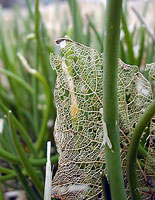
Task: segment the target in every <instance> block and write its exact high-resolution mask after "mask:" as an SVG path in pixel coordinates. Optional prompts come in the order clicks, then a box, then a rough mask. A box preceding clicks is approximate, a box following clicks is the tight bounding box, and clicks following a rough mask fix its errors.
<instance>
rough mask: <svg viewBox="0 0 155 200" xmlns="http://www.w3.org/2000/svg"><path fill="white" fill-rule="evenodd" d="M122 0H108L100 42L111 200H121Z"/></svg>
mask: <svg viewBox="0 0 155 200" xmlns="http://www.w3.org/2000/svg"><path fill="white" fill-rule="evenodd" d="M121 12H122V0H117V1H115V0H108V1H107V9H106V29H105V30H106V32H105V44H104V47H105V48H104V57H105V60H104V78H103V116H104V122H105V123H106V127H107V134H108V137H109V139H110V142H111V144H112V149H110V148H109V146H108V145H107V144H106V145H105V159H106V167H107V172H108V181H109V184H110V192H111V197H112V199H113V200H116V199H119V200H125V199H126V194H125V187H124V183H123V175H122V169H121V159H120V137H119V131H118V100H117V72H118V52H119V43H120V40H119V36H120V19H121Z"/></svg>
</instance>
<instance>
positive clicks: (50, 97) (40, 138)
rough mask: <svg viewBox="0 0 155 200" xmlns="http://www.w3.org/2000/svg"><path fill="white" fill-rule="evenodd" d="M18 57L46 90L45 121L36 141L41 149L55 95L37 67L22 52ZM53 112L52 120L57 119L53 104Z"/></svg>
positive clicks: (37, 147)
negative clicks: (28, 61)
mask: <svg viewBox="0 0 155 200" xmlns="http://www.w3.org/2000/svg"><path fill="white" fill-rule="evenodd" d="M18 57H19V59H20V60H21V62H22V64H23V66H24V67H25V68H26V70H27V71H28V72H29V73H31V74H32V75H34V76H35V77H36V78H37V79H38V80H39V81H40V82H41V83H42V84H43V87H44V90H45V95H46V110H45V113H44V118H43V122H42V125H41V129H40V132H39V136H38V139H37V142H36V149H37V150H39V149H40V148H41V146H42V144H43V142H44V136H45V133H46V130H47V122H48V118H49V115H50V112H51V108H52V104H53V105H54V103H53V99H54V98H53V95H52V92H51V90H50V87H49V84H48V82H47V81H46V80H45V78H44V77H43V76H42V75H41V74H40V73H39V72H38V71H37V70H35V69H33V68H31V67H30V66H29V64H28V63H27V60H26V59H25V58H24V56H23V55H22V54H20V53H18ZM52 111H53V113H52V120H53V121H54V120H55V116H56V109H55V108H54V106H53V110H52Z"/></svg>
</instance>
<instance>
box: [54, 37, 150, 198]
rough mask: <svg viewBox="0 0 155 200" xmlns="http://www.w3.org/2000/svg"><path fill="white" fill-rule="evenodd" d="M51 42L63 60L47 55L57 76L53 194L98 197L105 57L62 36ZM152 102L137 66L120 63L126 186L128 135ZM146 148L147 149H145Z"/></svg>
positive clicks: (102, 134) (119, 90)
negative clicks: (55, 166)
mask: <svg viewBox="0 0 155 200" xmlns="http://www.w3.org/2000/svg"><path fill="white" fill-rule="evenodd" d="M56 43H57V44H58V45H59V46H60V49H61V52H62V54H63V57H62V58H61V57H60V56H55V55H53V54H51V56H50V62H51V66H52V68H53V69H55V70H56V72H57V82H56V87H55V102H56V107H57V119H56V124H55V140H56V144H57V148H58V152H59V154H60V157H59V163H58V170H57V172H56V175H55V177H54V180H53V181H52V196H53V197H56V198H60V199H64V200H82V199H94V200H95V199H103V196H102V187H101V173H102V171H105V173H106V168H105V159H104V145H103V141H104V139H105V137H104V129H103V123H104V122H103V116H102V113H103V104H102V102H103V90H102V86H103V85H102V84H103V76H104V70H103V64H104V58H103V57H104V56H103V54H102V53H100V52H98V51H96V50H94V49H91V48H89V47H86V46H84V45H82V44H79V43H76V42H73V41H72V40H69V39H63V38H62V39H59V40H57V41H56ZM107 78H108V77H107ZM152 99H153V98H152V91H151V87H150V84H149V82H148V81H147V80H146V79H145V78H144V77H143V75H142V74H141V73H140V72H139V68H138V67H137V66H129V65H126V64H125V63H123V62H122V61H121V60H119V68H118V101H119V121H120V122H119V128H120V134H121V149H120V151H121V156H122V163H123V170H124V181H125V184H126V188H127V180H126V175H125V174H126V171H125V166H126V155H127V149H128V143H129V140H130V136H131V135H132V133H133V131H134V127H135V125H136V123H137V121H138V119H139V117H140V116H141V115H142V114H143V113H144V111H145V109H146V107H147V106H148V105H149V104H150V102H151V101H152ZM106 135H107V133H106ZM148 135H150V132H149V134H148ZM107 137H108V136H107ZM151 145H152V143H149V145H148V146H149V148H150V149H151V148H152V147H151ZM148 165H149V164H148ZM140 174H141V177H142V178H143V175H142V173H141V172H140Z"/></svg>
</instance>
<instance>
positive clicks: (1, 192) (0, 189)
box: [0, 181, 5, 200]
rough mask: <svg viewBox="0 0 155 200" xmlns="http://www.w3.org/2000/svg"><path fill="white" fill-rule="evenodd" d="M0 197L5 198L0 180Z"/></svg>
mask: <svg viewBox="0 0 155 200" xmlns="http://www.w3.org/2000/svg"><path fill="white" fill-rule="evenodd" d="M0 199H1V200H5V198H4V193H3V191H2V185H1V181H0Z"/></svg>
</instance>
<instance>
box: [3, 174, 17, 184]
mask: <svg viewBox="0 0 155 200" xmlns="http://www.w3.org/2000/svg"><path fill="white" fill-rule="evenodd" d="M16 176H17V175H16V173H10V174H7V175H5V176H0V182H5V181H8V180H11V179H14V178H15V177H16Z"/></svg>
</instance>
